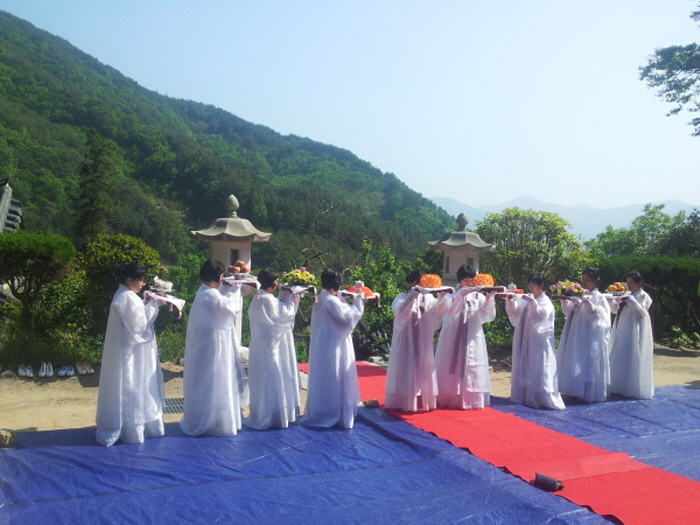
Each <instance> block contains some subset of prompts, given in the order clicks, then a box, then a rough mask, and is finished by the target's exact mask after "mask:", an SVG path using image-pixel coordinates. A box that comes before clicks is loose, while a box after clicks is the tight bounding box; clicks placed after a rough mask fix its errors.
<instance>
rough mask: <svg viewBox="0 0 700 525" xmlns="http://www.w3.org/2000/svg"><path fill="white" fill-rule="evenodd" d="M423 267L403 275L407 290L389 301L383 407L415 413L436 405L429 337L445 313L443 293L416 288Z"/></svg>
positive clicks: (431, 408)
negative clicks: (390, 319) (388, 348)
mask: <svg viewBox="0 0 700 525" xmlns="http://www.w3.org/2000/svg"><path fill="white" fill-rule="evenodd" d="M424 274H425V272H424V271H423V270H414V271H412V272H411V273H409V274H408V275H407V276H406V282H407V283H408V285H409V288H410V290H409V291H408V292H403V293H400V294H399V295H398V296H396V298H395V299H394V301H393V302H392V303H391V309H392V311H393V312H394V331H393V336H392V338H391V352H390V354H389V366H388V369H387V375H386V393H385V397H384V407H385V408H396V409H400V410H403V411H404V412H419V411H427V410H434V409H435V408H437V393H438V388H437V377H436V375H435V357H434V353H435V351H434V345H433V337H434V335H435V331H436V330H437V329H438V328H440V320H441V316H442V315H443V314H444V313H445V311H444V308H443V305H444V304H445V299H446V298H445V296H444V294H441V295H440V297H439V298H435V297H433V295H432V294H430V293H421V291H420V290H419V289H418V288H416V287H417V286H418V284H419V283H420V280H421V277H422V276H423V275H424Z"/></svg>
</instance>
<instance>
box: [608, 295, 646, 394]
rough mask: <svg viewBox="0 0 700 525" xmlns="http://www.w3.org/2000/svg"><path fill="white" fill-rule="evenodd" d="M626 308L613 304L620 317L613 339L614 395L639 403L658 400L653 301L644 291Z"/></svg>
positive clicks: (614, 322)
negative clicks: (655, 388) (651, 316)
mask: <svg viewBox="0 0 700 525" xmlns="http://www.w3.org/2000/svg"><path fill="white" fill-rule="evenodd" d="M625 297H627V304H626V305H625V306H624V307H623V306H622V305H621V304H620V303H619V302H617V301H613V302H611V305H610V309H611V310H612V311H613V313H616V314H617V315H616V317H615V320H614V321H613V326H612V334H611V338H610V393H611V394H620V395H623V396H625V397H633V398H635V399H651V398H653V397H654V338H653V336H652V331H651V318H650V317H649V307H651V303H652V300H651V297H649V294H647V293H646V292H645V291H644V290H642V289H641V288H640V289H639V290H637V291H636V292H634V293H633V294H631V295H628V296H625Z"/></svg>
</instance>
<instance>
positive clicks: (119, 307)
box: [96, 264, 164, 447]
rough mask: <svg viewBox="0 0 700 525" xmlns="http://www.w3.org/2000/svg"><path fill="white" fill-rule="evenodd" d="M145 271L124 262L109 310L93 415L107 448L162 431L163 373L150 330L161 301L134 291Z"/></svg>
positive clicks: (103, 443) (101, 442)
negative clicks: (145, 297)
mask: <svg viewBox="0 0 700 525" xmlns="http://www.w3.org/2000/svg"><path fill="white" fill-rule="evenodd" d="M145 275H146V268H145V266H143V265H141V264H129V265H127V266H125V267H124V268H123V269H122V270H121V271H120V281H121V282H122V284H120V285H119V289H118V290H117V292H116V293H115V294H114V298H113V299H112V305H111V306H110V309H109V318H108V320H107V332H106V334H105V343H104V350H103V352H102V368H101V370H100V387H99V392H98V395H97V418H96V420H97V442H98V443H99V444H101V445H104V446H106V447H109V446H111V445H114V444H115V443H116V442H117V441H119V440H121V441H122V442H124V443H143V441H144V438H149V437H157V436H162V435H163V434H164V427H163V398H164V395H163V372H162V371H161V369H160V360H159V359H158V346H157V343H156V337H155V334H154V332H153V322H154V321H155V319H156V316H157V315H158V307H159V305H160V304H159V303H158V301H155V300H154V301H149V302H148V303H146V304H144V301H143V299H141V297H139V296H138V295H136V294H138V293H139V292H140V291H141V289H142V288H143V285H144V279H145Z"/></svg>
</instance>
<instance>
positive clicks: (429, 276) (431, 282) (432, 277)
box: [418, 273, 442, 288]
mask: <svg viewBox="0 0 700 525" xmlns="http://www.w3.org/2000/svg"><path fill="white" fill-rule="evenodd" d="M418 286H420V287H422V288H440V287H441V286H442V278H441V277H440V276H439V275H436V274H434V273H426V274H425V275H424V276H423V277H421V278H420V282H419V283H418Z"/></svg>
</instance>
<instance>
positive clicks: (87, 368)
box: [83, 361, 95, 374]
mask: <svg viewBox="0 0 700 525" xmlns="http://www.w3.org/2000/svg"><path fill="white" fill-rule="evenodd" d="M83 366H84V367H85V371H86V372H87V373H88V374H94V373H95V369H94V368H92V365H91V364H90V363H89V362H88V361H83Z"/></svg>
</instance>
